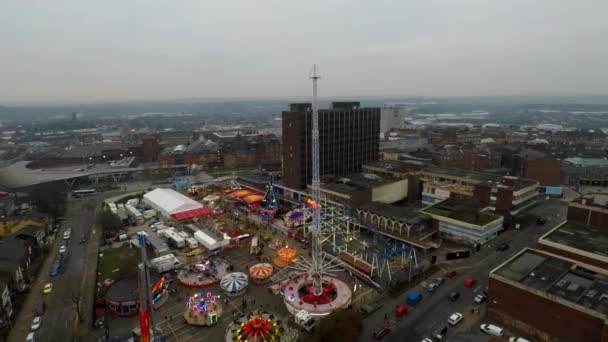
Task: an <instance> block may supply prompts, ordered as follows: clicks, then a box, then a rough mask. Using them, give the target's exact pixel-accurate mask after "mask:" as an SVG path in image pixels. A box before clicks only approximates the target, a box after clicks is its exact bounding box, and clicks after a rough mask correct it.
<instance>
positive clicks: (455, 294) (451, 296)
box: [448, 291, 460, 302]
mask: <svg viewBox="0 0 608 342" xmlns="http://www.w3.org/2000/svg"><path fill="white" fill-rule="evenodd" d="M458 298H460V292H458V291H453V292H450V294H449V295H448V300H449V301H450V302H455V301H457V300H458Z"/></svg>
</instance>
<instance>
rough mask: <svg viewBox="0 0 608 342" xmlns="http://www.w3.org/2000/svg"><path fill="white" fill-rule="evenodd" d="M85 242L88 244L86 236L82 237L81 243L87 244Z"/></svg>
mask: <svg viewBox="0 0 608 342" xmlns="http://www.w3.org/2000/svg"><path fill="white" fill-rule="evenodd" d="M85 242H87V236H86V235H84V234H82V235H81V236H80V243H85Z"/></svg>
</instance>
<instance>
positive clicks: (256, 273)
mask: <svg viewBox="0 0 608 342" xmlns="http://www.w3.org/2000/svg"><path fill="white" fill-rule="evenodd" d="M272 271H273V267H272V265H271V264H269V263H265V262H264V263H260V264H255V265H253V266H251V267H250V268H249V277H251V279H253V280H254V281H258V282H261V281H264V280H266V279H268V278H270V276H271V275H272Z"/></svg>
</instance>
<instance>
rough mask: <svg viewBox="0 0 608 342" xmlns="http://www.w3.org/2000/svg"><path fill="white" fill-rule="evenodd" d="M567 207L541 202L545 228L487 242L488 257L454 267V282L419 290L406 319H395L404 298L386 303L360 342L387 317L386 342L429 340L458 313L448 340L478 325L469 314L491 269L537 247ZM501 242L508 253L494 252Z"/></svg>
mask: <svg viewBox="0 0 608 342" xmlns="http://www.w3.org/2000/svg"><path fill="white" fill-rule="evenodd" d="M565 209H566V204H565V203H563V202H559V201H556V200H550V201H543V202H542V203H541V205H540V206H539V207H538V208H536V210H535V213H537V214H539V215H544V216H547V217H548V219H549V220H548V221H547V223H546V224H545V225H542V226H538V225H536V224H535V223H534V222H528V223H526V224H524V225H522V228H521V229H520V230H510V231H507V232H505V233H504V234H502V235H500V236H499V237H498V238H497V239H495V240H492V241H490V246H489V247H488V246H484V248H486V249H487V251H489V253H485V254H484V253H483V251H482V253H479V255H474V256H473V257H471V258H470V260H468V261H467V262H468V264H463V265H455V266H454V268H456V269H458V274H457V276H455V277H454V278H451V279H447V278H446V279H445V282H444V283H443V284H442V285H441V286H440V287H439V288H438V289H437V290H436V291H435V292H434V293H433V294H429V293H428V292H427V291H425V290H423V289H422V288H420V286H418V287H416V288H414V289H415V290H419V291H420V292H421V293H422V294H423V300H422V301H421V302H420V303H418V304H417V305H416V306H415V307H413V308H410V310H409V311H408V313H407V314H406V316H405V317H402V318H396V317H395V314H394V307H395V305H397V304H405V296H404V295H402V296H401V297H400V298H396V299H391V300H389V301H388V302H387V303H386V304H385V305H384V306H383V308H382V309H380V310H378V311H377V312H375V313H374V314H373V315H372V316H370V317H368V318H367V319H366V320H365V324H364V332H363V334H362V336H361V338H360V341H369V340H370V339H371V334H372V332H373V331H374V329H376V328H377V327H379V326H381V325H382V322H383V321H384V315H385V314H387V316H388V319H389V321H392V322H391V323H392V324H391V325H392V327H391V332H390V334H389V335H387V336H386V337H385V338H384V340H385V341H399V342H403V341H408V342H409V341H422V339H423V338H425V337H430V335H431V333H432V332H433V331H434V330H435V329H437V328H441V327H443V326H446V325H448V324H447V318H448V317H449V316H450V315H451V314H453V313H455V312H459V313H462V314H463V315H464V317H465V318H464V320H463V321H462V322H461V323H460V324H459V325H458V326H456V327H455V328H449V329H448V336H450V335H452V334H453V333H454V332H455V331H458V330H466V329H468V328H470V327H472V326H473V325H477V324H478V320H479V316H476V314H471V307H474V306H475V305H474V303H473V297H474V296H475V294H476V292H475V291H478V292H480V291H481V290H482V289H484V288H485V287H486V286H487V284H488V274H489V273H490V271H491V270H492V269H494V268H495V267H497V266H498V265H500V264H501V263H503V262H504V261H506V260H507V259H508V258H510V257H511V256H513V255H514V254H515V253H517V252H519V251H521V250H522V249H523V248H525V247H531V246H534V245H535V244H536V241H537V240H538V238H539V237H540V236H541V235H543V234H544V233H546V232H547V231H549V230H550V229H552V228H554V227H555V226H556V225H557V223H559V222H561V221H563V220H564V219H565V213H566V211H565ZM501 242H508V243H509V246H510V248H509V250H507V251H504V252H498V251H495V249H496V245H497V244H499V243H501ZM450 268H451V267H450ZM443 274H444V271H440V272H438V273H436V274H434V275H431V276H430V278H431V279H432V278H434V277H437V276H443ZM469 277H470V278H473V279H475V280H476V282H477V283H476V285H475V286H473V288H472V289H469V288H465V287H464V285H463V283H464V280H465V279H466V278H469ZM452 291H458V292H459V293H460V295H461V296H460V298H459V299H458V300H457V301H456V302H450V301H449V300H448V295H449V293H450V292H452Z"/></svg>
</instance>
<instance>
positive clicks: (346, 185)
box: [321, 172, 405, 193]
mask: <svg viewBox="0 0 608 342" xmlns="http://www.w3.org/2000/svg"><path fill="white" fill-rule="evenodd" d="M404 178H405V177H391V176H389V175H387V174H383V175H378V174H376V173H372V172H361V173H353V174H349V175H346V176H343V177H340V178H339V179H338V181H336V182H332V183H323V184H321V189H326V190H329V191H336V192H340V193H355V192H360V191H364V190H367V189H371V188H374V187H377V186H381V185H386V184H390V183H393V182H396V181H399V180H401V179H404Z"/></svg>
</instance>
